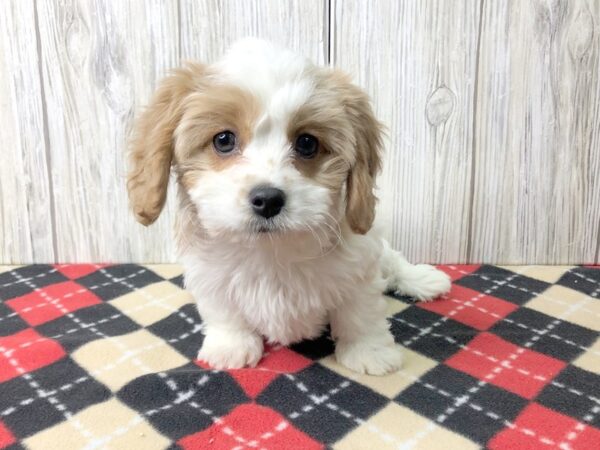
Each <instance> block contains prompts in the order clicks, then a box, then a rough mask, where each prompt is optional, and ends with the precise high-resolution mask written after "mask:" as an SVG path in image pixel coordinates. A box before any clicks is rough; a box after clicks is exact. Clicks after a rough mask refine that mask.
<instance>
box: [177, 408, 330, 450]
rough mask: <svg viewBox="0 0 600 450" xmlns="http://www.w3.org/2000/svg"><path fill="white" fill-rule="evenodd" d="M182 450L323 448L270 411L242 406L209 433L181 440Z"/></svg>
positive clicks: (202, 432)
mask: <svg viewBox="0 0 600 450" xmlns="http://www.w3.org/2000/svg"><path fill="white" fill-rule="evenodd" d="M178 444H179V445H180V446H181V447H182V448H184V449H186V450H187V449H190V450H191V449H201V448H202V449H208V448H210V449H211V450H231V449H233V448H239V449H241V448H269V449H271V450H288V449H302V450H313V449H314V450H317V449H322V448H323V445H322V444H320V443H318V442H316V441H314V440H313V439H311V438H310V437H309V436H307V435H306V434H304V433H302V432H301V431H299V430H298V429H296V428H295V427H294V426H293V425H292V424H290V423H289V422H288V421H287V420H285V418H284V417H282V416H281V415H279V414H278V413H277V412H275V411H273V410H272V409H270V408H267V407H264V406H260V405H256V404H244V405H240V406H238V407H237V408H235V409H234V410H233V411H232V412H231V413H229V414H228V415H227V416H225V417H222V418H221V419H219V420H218V421H217V422H215V423H214V424H213V425H212V426H211V427H209V428H208V429H206V430H204V431H201V432H199V433H195V434H192V435H190V436H187V437H185V438H184V439H182V440H180V441H179V442H178Z"/></svg>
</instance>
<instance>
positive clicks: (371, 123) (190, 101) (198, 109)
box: [128, 39, 381, 234]
mask: <svg viewBox="0 0 600 450" xmlns="http://www.w3.org/2000/svg"><path fill="white" fill-rule="evenodd" d="M380 150H381V125H380V123H379V122H378V121H377V120H376V118H375V116H374V115H373V111H372V109H371V106H370V103H369V99H368V97H367V95H366V94H365V93H364V92H363V91H362V90H360V89H359V88H357V87H356V86H354V85H353V84H352V83H351V82H350V80H349V79H348V78H347V77H346V76H345V75H344V74H342V73H340V72H338V71H336V70H332V69H328V68H320V67H316V66H314V65H313V64H311V63H310V62H309V61H307V60H306V59H304V58H303V57H301V56H298V55H296V54H294V53H292V52H290V51H287V50H284V49H281V48H279V47H276V46H275V45H272V44H269V43H267V42H264V41H259V40H254V39H247V40H243V41H240V42H238V43H237V44H236V45H234V46H233V47H232V48H231V50H230V51H229V52H228V53H227V54H226V55H225V57H224V58H223V59H222V60H220V61H219V62H217V63H215V64H212V65H209V66H204V65H187V66H186V67H184V68H182V69H179V70H176V71H175V72H173V74H172V75H170V76H169V77H167V78H166V79H164V80H163V81H162V82H161V84H160V86H159V88H158V90H157V92H156V93H155V95H154V97H153V98H152V100H151V101H150V104H149V106H148V107H147V109H146V110H145V112H144V113H143V114H142V115H141V116H140V117H139V118H138V121H137V124H136V130H135V137H134V139H133V141H132V146H131V170H130V173H129V177H128V189H129V196H130V200H131V204H132V207H133V210H134V213H135V215H136V218H137V220H138V221H139V222H141V223H142V224H144V225H148V224H150V223H152V222H153V221H154V220H156V218H157V217H158V215H159V214H160V211H161V209H162V207H163V205H164V202H165V198H166V191H167V184H168V179H169V172H170V167H171V166H173V167H174V171H175V173H176V174H177V179H178V182H179V184H180V186H181V188H182V189H183V190H184V191H185V194H186V195H187V197H188V198H189V200H190V201H191V204H192V205H193V207H194V209H195V211H194V214H196V215H197V218H198V223H200V224H201V226H202V228H203V229H204V230H205V231H207V232H208V233H214V234H217V233H221V232H223V233H231V232H233V233H244V234H248V233H249V234H257V233H261V232H271V233H274V232H293V231H309V230H310V231H312V230H313V229H315V228H319V227H321V228H322V227H327V226H329V227H331V221H335V222H339V221H342V220H346V221H347V223H348V225H349V226H350V228H351V229H352V230H353V231H354V232H356V233H361V234H363V233H366V232H367V231H368V230H369V228H370V227H371V225H372V222H373V218H374V209H375V201H376V198H375V195H374V192H373V190H374V181H375V176H376V173H377V172H378V170H379V166H380Z"/></svg>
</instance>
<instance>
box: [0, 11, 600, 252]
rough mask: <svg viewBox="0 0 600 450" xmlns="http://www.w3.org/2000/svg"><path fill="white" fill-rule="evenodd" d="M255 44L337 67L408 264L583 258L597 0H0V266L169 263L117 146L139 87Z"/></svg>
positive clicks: (598, 135)
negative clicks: (379, 153) (370, 115)
mask: <svg viewBox="0 0 600 450" xmlns="http://www.w3.org/2000/svg"><path fill="white" fill-rule="evenodd" d="M248 35H251V36H259V37H263V38H267V39H271V40H274V41H276V42H279V43H281V44H283V45H285V46H288V47H291V48H293V49H295V50H297V51H299V52H300V53H303V54H305V55H306V56H308V57H310V58H312V59H313V60H315V61H317V62H319V63H325V64H328V63H329V64H334V65H336V66H338V67H340V68H342V69H345V70H346V71H348V72H350V73H351V74H353V75H354V77H355V80H356V81H357V83H358V84H359V85H361V86H364V87H365V88H366V89H367V90H368V92H369V93H370V94H371V95H372V96H373V99H374V105H375V107H376V110H377V113H378V115H379V117H380V118H381V119H382V121H383V122H384V123H385V124H386V125H388V127H389V139H388V149H387V157H386V161H385V166H384V171H383V174H382V176H381V178H380V182H379V187H380V197H381V203H380V216H381V217H380V221H381V222H383V223H386V224H388V225H389V237H390V238H391V240H392V242H393V244H394V246H395V247H397V248H399V249H401V250H403V251H404V252H405V253H406V254H407V256H408V257H409V258H410V259H411V260H414V261H432V262H465V261H471V262H482V261H484V262H490V263H501V264H508V263H515V264H517V263H518V264H525V263H539V264H543V263H564V264H569V263H590V262H594V261H595V262H596V263H600V179H599V177H600V79H599V78H600V2H598V1H596V0H573V1H568V2H567V1H559V0H531V1H528V2H522V1H519V0H507V1H493V0H473V1H471V0H457V1H455V2H446V1H441V0H369V1H362V0H199V1H197V0H130V1H126V2H117V1H111V0H61V1H60V2H58V1H55V0H3V1H0V119H1V120H2V127H0V152H1V153H0V155H1V161H0V263H9V264H16V263H29V262H51V261H61V262H70V261H73V262H78V261H115V262H119V261H138V262H162V261H165V262H169V261H172V260H173V253H172V230H171V228H172V227H171V223H172V218H173V210H174V208H173V207H174V203H175V202H174V201H173V200H174V198H173V197H174V195H173V194H174V189H172V188H171V189H170V193H169V197H170V198H169V200H168V201H167V207H166V210H165V212H164V213H163V215H162V216H161V218H160V219H159V220H158V222H157V223H156V224H154V225H153V226H152V227H150V228H144V227H142V226H141V225H138V224H137V223H136V222H135V221H134V219H133V217H132V214H131V213H130V212H129V210H128V205H127V196H126V192H125V179H124V178H125V173H126V167H125V157H124V156H125V152H124V150H125V143H126V140H127V137H128V135H129V132H130V128H131V123H132V119H133V117H134V115H135V113H136V112H137V111H139V109H140V108H141V107H143V105H144V104H145V103H146V101H147V99H148V97H149V95H150V93H151V92H152V90H153V89H154V87H155V85H156V82H157V80H158V79H159V78H160V77H162V76H163V75H164V74H165V73H166V72H167V71H168V69H170V68H172V67H175V66H177V65H179V64H180V61H181V60H185V59H194V60H201V61H212V60H214V59H215V58H216V57H218V56H219V55H220V54H221V53H222V52H223V51H224V50H225V49H226V48H227V47H228V46H229V45H230V44H231V42H233V41H234V40H236V39H238V38H240V37H244V36H248Z"/></svg>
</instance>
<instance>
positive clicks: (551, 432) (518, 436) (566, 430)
mask: <svg viewBox="0 0 600 450" xmlns="http://www.w3.org/2000/svg"><path fill="white" fill-rule="evenodd" d="M488 448H490V449H494V450H496V449H497V450H504V449H511V448H514V449H539V448H560V449H565V450H566V449H581V450H597V449H598V448H600V431H599V430H598V429H596V428H593V427H590V426H588V425H586V424H583V423H581V422H578V421H577V420H575V419H573V418H571V417H568V416H565V415H563V414H560V413H558V412H556V411H553V410H551V409H548V408H544V407H543V406H541V405H538V404H537V403H532V404H531V405H529V406H527V407H526V408H525V409H524V410H523V411H522V412H521V414H520V415H519V416H518V417H517V419H516V420H515V422H514V424H512V426H510V427H508V428H506V429H505V430H503V431H501V432H500V433H498V434H497V435H496V436H495V437H494V438H493V439H492V440H491V441H490V442H489V443H488Z"/></svg>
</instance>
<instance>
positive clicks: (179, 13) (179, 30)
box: [177, 0, 182, 65]
mask: <svg viewBox="0 0 600 450" xmlns="http://www.w3.org/2000/svg"><path fill="white" fill-rule="evenodd" d="M181 53H182V52H181V0H177V59H178V61H177V65H181Z"/></svg>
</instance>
